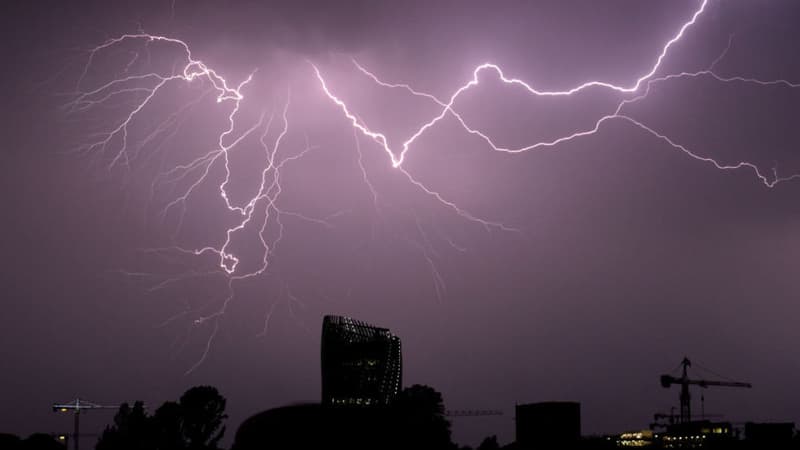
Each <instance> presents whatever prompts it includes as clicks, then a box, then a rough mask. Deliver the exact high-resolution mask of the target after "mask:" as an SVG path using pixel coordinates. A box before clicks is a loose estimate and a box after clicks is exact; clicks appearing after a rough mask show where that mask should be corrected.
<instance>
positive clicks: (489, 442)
mask: <svg viewBox="0 0 800 450" xmlns="http://www.w3.org/2000/svg"><path fill="white" fill-rule="evenodd" d="M477 450H500V444H498V443H497V436H495V435H492V436H488V437H486V438H484V439H483V441H481V445H479V446H478V448H477Z"/></svg>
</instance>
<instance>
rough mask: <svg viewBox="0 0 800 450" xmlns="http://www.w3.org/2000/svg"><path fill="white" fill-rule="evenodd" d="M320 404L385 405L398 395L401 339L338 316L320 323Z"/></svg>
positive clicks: (328, 317)
mask: <svg viewBox="0 0 800 450" xmlns="http://www.w3.org/2000/svg"><path fill="white" fill-rule="evenodd" d="M321 353H322V403H323V404H326V405H355V406H375V405H388V404H389V403H391V401H392V400H393V399H394V397H395V396H396V395H397V393H398V392H399V391H400V386H401V382H402V356H401V352H400V338H399V337H397V336H395V335H393V334H392V333H391V332H389V330H388V329H386V328H378V327H375V326H372V325H369V324H367V323H364V322H361V321H359V320H355V319H351V318H349V317H341V316H325V318H324V319H323V321H322V346H321Z"/></svg>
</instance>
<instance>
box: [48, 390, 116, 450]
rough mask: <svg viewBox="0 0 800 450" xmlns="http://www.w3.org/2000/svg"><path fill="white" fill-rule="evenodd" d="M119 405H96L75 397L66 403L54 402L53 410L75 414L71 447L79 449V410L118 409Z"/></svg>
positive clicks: (75, 449)
mask: <svg viewBox="0 0 800 450" xmlns="http://www.w3.org/2000/svg"><path fill="white" fill-rule="evenodd" d="M119 406H120V405H116V406H106V405H98V404H97V403H92V402H88V401H86V400H81V399H79V398H76V399H75V400H72V401H71V402H68V403H54V404H53V412H58V413H66V412H70V411H71V412H72V413H73V415H74V416H75V428H74V431H73V433H72V442H73V444H72V448H73V449H74V450H79V449H80V447H79V445H78V436H79V435H80V423H81V420H80V417H81V412H83V411H88V410H90V409H119Z"/></svg>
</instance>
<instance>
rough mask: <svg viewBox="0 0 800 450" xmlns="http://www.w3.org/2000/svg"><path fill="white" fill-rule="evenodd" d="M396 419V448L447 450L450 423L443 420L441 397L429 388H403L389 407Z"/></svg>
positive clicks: (449, 446)
mask: <svg viewBox="0 0 800 450" xmlns="http://www.w3.org/2000/svg"><path fill="white" fill-rule="evenodd" d="M392 408H393V409H394V410H395V413H396V415H397V424H398V436H397V438H398V443H399V444H400V445H399V447H400V448H425V449H431V450H432V449H445V448H451V447H452V442H451V441H450V422H449V421H448V420H447V418H445V416H444V400H443V399H442V394H440V393H439V392H437V391H436V390H435V389H433V388H432V387H430V386H423V385H419V384H415V385H413V386H411V387H408V388H405V389H403V390H402V391H400V393H399V394H398V395H397V398H396V399H395V400H394V403H393V404H392Z"/></svg>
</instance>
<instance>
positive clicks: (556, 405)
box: [516, 402, 581, 449]
mask: <svg viewBox="0 0 800 450" xmlns="http://www.w3.org/2000/svg"><path fill="white" fill-rule="evenodd" d="M516 415H517V419H516V422H517V423H516V427H517V445H518V446H519V447H520V448H523V449H534V448H536V449H538V448H547V449H560V448H564V449H567V448H574V447H575V446H576V445H577V444H578V441H579V440H580V438H581V404H580V403H577V402H542V403H528V404H525V405H517V408H516Z"/></svg>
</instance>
